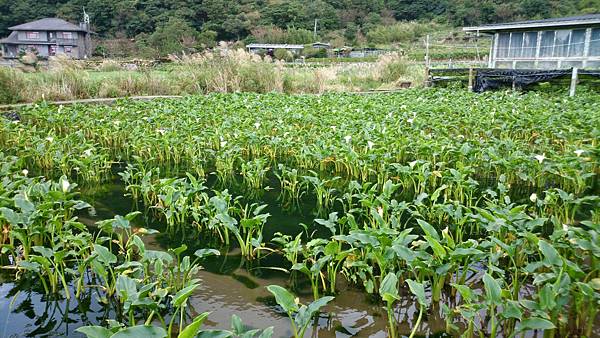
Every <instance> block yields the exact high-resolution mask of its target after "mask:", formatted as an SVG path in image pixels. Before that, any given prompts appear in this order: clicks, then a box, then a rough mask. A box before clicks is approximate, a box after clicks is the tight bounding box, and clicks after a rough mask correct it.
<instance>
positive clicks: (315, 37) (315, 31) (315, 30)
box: [313, 19, 319, 42]
mask: <svg viewBox="0 0 600 338" xmlns="http://www.w3.org/2000/svg"><path fill="white" fill-rule="evenodd" d="M318 21H319V19H315V29H314V33H313V39H314V40H315V42H316V41H317V22H318Z"/></svg>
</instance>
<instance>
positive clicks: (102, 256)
mask: <svg viewBox="0 0 600 338" xmlns="http://www.w3.org/2000/svg"><path fill="white" fill-rule="evenodd" d="M94 252H95V253H96V254H97V255H98V261H100V262H101V263H104V264H107V265H108V264H114V263H116V262H117V256H115V255H114V254H113V253H112V252H110V250H108V248H107V247H105V246H102V245H98V244H94Z"/></svg>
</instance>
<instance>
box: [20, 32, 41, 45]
mask: <svg viewBox="0 0 600 338" xmlns="http://www.w3.org/2000/svg"><path fill="white" fill-rule="evenodd" d="M35 32H38V33H39V37H38V38H37V39H28V38H27V32H26V31H18V32H17V37H18V39H19V41H32V42H34V41H48V32H46V31H35Z"/></svg>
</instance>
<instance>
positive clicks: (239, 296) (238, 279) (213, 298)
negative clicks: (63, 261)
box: [0, 180, 600, 338]
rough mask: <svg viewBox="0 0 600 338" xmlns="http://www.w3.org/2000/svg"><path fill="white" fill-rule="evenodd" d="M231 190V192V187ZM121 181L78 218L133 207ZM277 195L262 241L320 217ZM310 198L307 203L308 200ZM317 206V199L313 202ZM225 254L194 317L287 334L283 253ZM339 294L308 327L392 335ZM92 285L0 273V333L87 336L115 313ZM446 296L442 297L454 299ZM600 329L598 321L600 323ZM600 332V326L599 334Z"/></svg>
mask: <svg viewBox="0 0 600 338" xmlns="http://www.w3.org/2000/svg"><path fill="white" fill-rule="evenodd" d="M232 190H234V189H232ZM124 193H125V191H124V186H123V185H122V184H121V183H120V182H118V180H115V181H114V182H113V183H111V184H106V185H103V186H102V187H100V188H97V189H83V193H82V196H81V197H82V199H84V200H86V201H88V202H90V204H92V205H93V206H94V208H95V214H94V215H80V220H81V221H83V222H84V223H86V224H89V225H93V224H94V222H95V221H96V220H99V219H107V218H112V217H113V216H114V215H117V214H119V215H125V214H127V213H128V212H130V211H132V210H133V209H134V206H133V202H132V200H131V199H130V198H128V197H126V196H124ZM277 194H278V193H277V192H276V191H271V192H266V193H265V194H263V195H262V196H261V197H260V198H259V201H260V202H264V203H267V204H268V205H269V207H268V208H267V211H268V212H269V213H270V214H271V217H269V220H268V223H267V225H266V226H265V229H264V233H265V239H266V240H268V239H270V238H271V237H272V236H273V234H274V233H276V232H282V233H285V234H292V235H295V234H297V233H299V232H301V231H303V228H302V227H301V226H299V224H300V223H304V224H308V225H310V224H313V220H314V218H318V217H317V216H316V215H315V214H314V213H313V212H312V211H311V209H310V208H309V207H306V208H301V209H299V210H296V211H293V212H291V211H284V210H283V208H282V207H281V205H280V203H279V202H278V201H277ZM309 204H310V203H307V205H309ZM312 205H314V203H313V204H312ZM136 225H137V226H144V227H151V228H156V229H158V230H164V225H163V224H161V222H159V221H157V220H154V219H151V218H149V217H146V218H142V217H140V219H139V220H138V223H137V224H136ZM311 230H314V231H315V234H316V235H317V236H318V235H320V234H327V232H326V229H318V228H315V229H311ZM144 240H145V244H146V246H147V247H148V248H151V249H162V250H166V249H167V248H169V247H178V246H179V245H181V244H183V243H185V244H186V245H187V246H188V248H189V251H190V253H193V252H194V251H195V250H196V249H198V248H205V247H208V246H207V243H210V242H211V240H210V238H206V236H202V235H201V234H198V233H194V232H190V233H187V234H185V235H182V234H175V235H169V234H166V233H160V234H158V235H153V236H147V237H145V239H144ZM220 250H221V253H222V255H221V256H219V257H214V258H211V259H208V260H206V261H205V262H203V266H204V269H203V270H201V271H200V272H199V275H198V278H200V279H201V287H200V288H199V289H197V290H196V292H195V294H194V295H193V297H192V298H191V305H192V314H193V315H195V314H198V313H201V312H204V311H209V312H211V314H210V316H209V318H208V320H207V321H206V322H205V324H204V327H205V328H220V329H228V328H230V320H231V315H232V314H236V315H238V316H239V317H240V318H241V319H242V320H243V322H244V324H245V325H247V326H249V327H253V328H265V327H268V326H273V327H274V332H275V333H274V335H273V336H274V337H290V336H292V332H291V331H290V326H289V319H288V318H287V316H286V314H285V313H283V312H282V311H281V309H280V308H279V307H278V306H277V305H276V303H275V300H274V298H273V297H272V295H271V294H270V293H269V292H268V291H267V289H266V286H267V285H270V284H278V285H281V286H284V287H288V288H289V287H290V279H289V275H288V274H286V273H285V272H282V271H279V270H275V269H272V268H281V267H287V266H286V265H285V261H284V260H283V258H281V257H279V256H277V255H274V254H272V255H267V256H265V257H263V258H261V259H260V260H258V261H252V262H249V261H245V260H244V259H243V258H242V257H241V255H240V254H239V252H238V250H237V249H236V248H231V249H225V248H220ZM338 283H339V284H338V286H339V290H340V292H339V293H338V294H337V295H336V297H335V300H334V301H332V302H331V303H330V304H328V305H327V306H326V307H325V308H324V309H323V311H322V313H321V315H320V317H319V318H318V319H317V320H315V324H314V325H313V327H312V328H311V329H310V330H309V335H310V336H314V337H317V336H318V337H323V338H327V337H387V317H386V311H385V307H384V305H383V304H382V303H379V302H377V301H376V300H375V299H374V298H372V297H371V296H370V295H368V294H367V293H366V292H364V291H363V290H361V289H359V288H357V287H355V286H353V285H347V284H344V281H343V278H339V279H338ZM295 291H296V293H297V294H298V295H299V297H300V299H301V301H302V302H310V301H311V300H312V294H311V291H310V286H309V284H308V283H304V284H303V283H300V285H299V286H298V287H297V288H296V290H295ZM403 292H404V293H403V294H402V296H403V297H402V299H401V301H399V302H398V305H397V307H396V310H395V315H396V319H397V322H398V323H400V324H399V329H398V332H399V333H400V334H402V335H409V334H410V331H411V329H412V326H413V323H414V322H415V321H416V318H417V315H418V308H417V306H416V304H415V303H414V300H413V298H412V297H411V296H410V295H409V294H407V293H406V290H403ZM98 297H99V296H98V294H97V293H96V292H95V291H94V289H93V288H90V289H88V292H87V293H86V294H85V295H84V297H83V298H82V299H80V300H76V299H72V300H71V301H66V300H65V299H53V298H49V297H47V296H45V295H44V293H43V289H42V287H41V285H40V284H38V283H36V281H35V280H27V279H23V280H20V281H15V279H14V275H13V272H12V271H4V272H2V273H1V274H0V337H82V336H81V335H80V334H78V333H76V332H75V331H74V330H75V329H76V328H77V327H79V326H82V325H93V324H101V323H103V322H105V320H106V319H109V318H115V315H116V314H115V313H113V312H112V311H111V307H110V306H108V307H107V306H104V305H103V304H102V303H101V302H100V301H99V299H98ZM456 301H457V299H453V298H452V297H450V296H449V295H447V296H445V297H444V298H443V302H447V303H454V302H456ZM445 325H446V324H445V321H444V319H443V315H442V310H441V308H440V306H439V305H438V306H434V307H433V309H431V311H430V312H429V315H428V316H426V317H425V318H424V320H423V323H422V326H421V330H420V332H418V334H419V336H421V337H446V336H449V335H447V334H446V333H445V327H446V326H445ZM598 327H600V325H599V326H598ZM595 333H596V334H598V336H600V331H598V330H597V331H596V332H595Z"/></svg>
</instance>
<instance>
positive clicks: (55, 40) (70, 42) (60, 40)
mask: <svg viewBox="0 0 600 338" xmlns="http://www.w3.org/2000/svg"><path fill="white" fill-rule="evenodd" d="M49 42H51V43H56V44H59V45H77V39H63V38H52V39H50V41H49Z"/></svg>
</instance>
